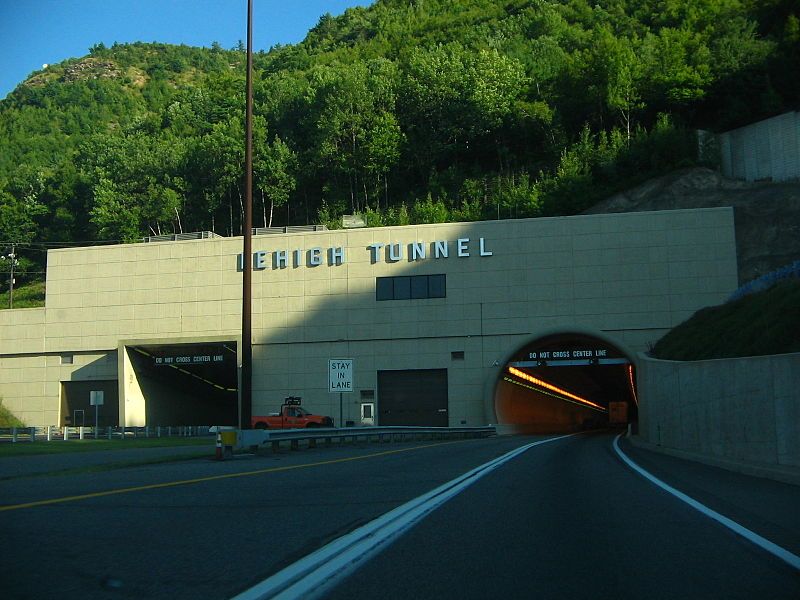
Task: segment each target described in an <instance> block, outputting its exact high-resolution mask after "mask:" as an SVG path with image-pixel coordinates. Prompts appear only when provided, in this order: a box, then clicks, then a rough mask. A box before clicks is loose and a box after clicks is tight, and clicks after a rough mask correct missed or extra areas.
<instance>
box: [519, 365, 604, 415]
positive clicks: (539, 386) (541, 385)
mask: <svg viewBox="0 0 800 600" xmlns="http://www.w3.org/2000/svg"><path fill="white" fill-rule="evenodd" d="M508 372H509V373H510V374H511V375H514V376H515V377H519V378H520V379H524V380H525V381H528V382H529V383H532V384H533V385H534V386H536V387H533V388H531V389H533V390H534V391H537V392H542V393H545V394H547V395H548V396H553V397H554V398H558V399H559V400H564V401H566V402H571V403H573V404H578V405H580V406H585V407H587V408H591V409H592V410H599V411H601V412H608V410H607V409H606V408H604V407H602V406H600V405H599V404H595V403H594V402H591V401H589V400H586V399H585V398H581V397H580V396H576V395H575V394H573V393H572V392H568V391H567V390H565V389H562V388H560V387H558V386H555V385H553V384H552V383H548V382H546V381H544V380H543V379H539V378H537V377H534V376H533V375H530V374H528V373H526V372H525V371H520V370H519V369H516V368H514V367H509V368H508ZM504 379H506V381H511V382H512V383H518V382H515V381H514V380H511V379H508V378H504ZM524 387H529V386H524Z"/></svg>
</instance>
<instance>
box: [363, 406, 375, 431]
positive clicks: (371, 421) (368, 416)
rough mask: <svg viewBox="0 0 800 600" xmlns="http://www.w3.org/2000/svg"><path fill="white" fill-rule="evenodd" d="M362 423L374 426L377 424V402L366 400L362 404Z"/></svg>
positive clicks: (366, 425)
mask: <svg viewBox="0 0 800 600" xmlns="http://www.w3.org/2000/svg"><path fill="white" fill-rule="evenodd" d="M361 425H363V426H365V427H372V426H373V425H375V403H374V402H364V403H362V404H361Z"/></svg>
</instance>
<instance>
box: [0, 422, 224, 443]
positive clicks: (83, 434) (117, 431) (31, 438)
mask: <svg viewBox="0 0 800 600" xmlns="http://www.w3.org/2000/svg"><path fill="white" fill-rule="evenodd" d="M206 435H209V428H208V426H197V425H182V426H176V425H173V426H147V427H97V428H95V427H57V426H55V425H47V426H44V427H3V428H0V442H44V441H47V442H52V441H56V440H58V441H68V440H84V439H95V440H97V439H108V440H113V439H118V440H124V439H130V438H151V437H197V436H206Z"/></svg>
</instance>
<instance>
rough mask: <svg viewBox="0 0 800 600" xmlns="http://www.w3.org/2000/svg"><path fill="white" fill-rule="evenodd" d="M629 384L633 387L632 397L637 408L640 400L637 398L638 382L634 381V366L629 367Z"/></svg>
mask: <svg viewBox="0 0 800 600" xmlns="http://www.w3.org/2000/svg"><path fill="white" fill-rule="evenodd" d="M628 383H630V385H631V396H632V397H633V401H634V402H635V403H636V406H639V398H637V397H636V382H635V381H634V380H633V365H628Z"/></svg>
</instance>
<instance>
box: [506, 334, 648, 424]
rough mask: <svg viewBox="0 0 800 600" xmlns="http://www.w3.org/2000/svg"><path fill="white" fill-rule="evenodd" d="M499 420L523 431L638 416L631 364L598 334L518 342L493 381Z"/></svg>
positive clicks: (629, 419)
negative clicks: (520, 346) (494, 381)
mask: <svg viewBox="0 0 800 600" xmlns="http://www.w3.org/2000/svg"><path fill="white" fill-rule="evenodd" d="M494 403H495V412H496V414H497V419H498V423H500V424H506V425H511V426H513V427H514V428H515V429H516V430H517V431H519V432H521V433H561V432H572V431H580V430H584V429H596V428H601V427H607V426H609V425H619V426H622V425H625V424H626V423H628V422H633V421H636V419H637V416H638V398H637V394H636V373H635V367H634V365H633V363H632V361H631V360H630V358H629V357H628V356H626V355H625V353H624V352H623V351H622V350H620V349H619V348H617V347H616V346H614V345H613V344H610V343H608V342H607V341H604V340H601V339H599V338H596V337H592V336H590V335H584V334H575V333H563V334H555V335H548V336H546V337H542V338H539V339H537V340H535V341H534V342H532V343H529V344H527V345H525V346H524V347H522V348H521V349H520V350H519V351H518V352H517V353H516V354H515V355H514V356H512V358H511V360H509V361H508V363H507V364H505V365H504V366H503V369H502V371H501V373H500V375H499V377H498V380H497V383H496V386H495V395H494Z"/></svg>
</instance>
